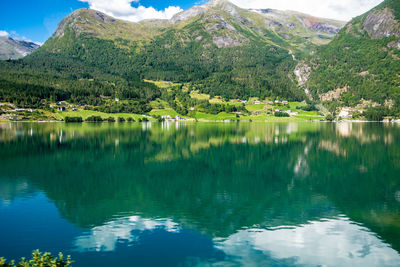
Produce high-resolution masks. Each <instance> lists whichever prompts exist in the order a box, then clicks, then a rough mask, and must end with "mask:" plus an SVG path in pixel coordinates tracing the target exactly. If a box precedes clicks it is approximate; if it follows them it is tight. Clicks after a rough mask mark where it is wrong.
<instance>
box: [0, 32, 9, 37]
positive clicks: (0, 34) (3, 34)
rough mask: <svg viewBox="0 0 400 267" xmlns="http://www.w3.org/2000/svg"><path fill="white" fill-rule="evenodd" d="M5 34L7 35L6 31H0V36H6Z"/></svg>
mask: <svg viewBox="0 0 400 267" xmlns="http://www.w3.org/2000/svg"><path fill="white" fill-rule="evenodd" d="M6 36H9V34H8V32H6V31H0V37H6Z"/></svg>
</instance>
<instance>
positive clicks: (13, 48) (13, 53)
mask: <svg viewBox="0 0 400 267" xmlns="http://www.w3.org/2000/svg"><path fill="white" fill-rule="evenodd" d="M38 48H39V45H38V44H35V43H32V42H26V41H19V40H15V39H12V38H10V37H9V36H0V60H8V59H19V58H23V57H25V56H27V55H29V54H30V53H32V52H33V51H35V50H36V49H38Z"/></svg>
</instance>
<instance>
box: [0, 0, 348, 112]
mask: <svg viewBox="0 0 400 267" xmlns="http://www.w3.org/2000/svg"><path fill="white" fill-rule="evenodd" d="M344 24H345V23H343V22H339V21H333V20H326V19H320V18H315V17H312V16H308V15H305V14H300V13H296V12H283V11H277V10H246V9H242V8H239V7H237V6H235V5H233V4H232V3H230V2H228V1H224V0H218V1H211V2H209V3H207V4H205V5H203V6H196V7H193V8H191V9H189V10H186V11H183V12H181V13H179V14H176V15H175V16H174V17H173V18H172V19H171V20H145V21H141V22H138V23H132V22H127V21H122V20H118V19H115V18H112V17H110V16H108V15H106V14H103V13H101V12H99V11H95V10H90V9H80V10H77V11H75V12H73V13H72V14H70V15H69V16H68V17H66V18H65V19H64V20H63V21H62V22H61V23H60V24H59V27H58V29H57V30H56V32H55V33H54V35H53V36H52V37H51V38H50V39H49V40H48V41H47V42H46V43H45V44H44V45H43V46H42V47H40V48H39V49H38V50H37V51H35V53H33V54H31V55H29V56H28V57H26V58H24V59H23V60H22V61H15V62H7V63H1V64H0V83H1V85H2V88H3V89H2V90H3V93H1V92H0V96H1V95H3V99H5V100H9V101H10V100H13V99H15V98H17V99H18V101H15V102H17V103H23V104H24V103H31V102H32V101H33V102H35V103H37V105H40V103H41V99H43V98H45V99H46V98H47V99H49V98H50V96H51V97H52V99H56V100H65V99H69V100H72V101H74V102H77V101H79V102H81V103H88V104H92V105H103V104H104V101H103V99H104V98H103V97H104V96H108V97H118V98H120V99H122V100H124V99H126V100H129V101H136V102H140V101H142V102H143V101H144V102H146V103H148V102H149V101H151V100H154V99H155V98H156V97H159V96H160V94H161V92H160V91H159V90H158V89H156V88H154V86H152V84H149V83H146V82H143V79H148V80H166V81H172V82H179V83H185V84H186V85H187V86H188V89H189V90H199V91H200V92H202V93H208V94H210V95H211V96H213V95H219V96H222V97H224V98H226V99H232V98H248V97H260V98H265V97H268V96H270V97H280V98H285V99H289V100H303V99H305V98H306V95H305V93H304V90H303V89H301V88H299V87H298V85H297V80H296V76H295V74H294V70H295V68H296V65H297V64H298V62H297V60H298V59H299V58H303V57H304V56H306V55H309V54H311V53H313V51H314V50H315V49H316V48H317V47H318V45H320V44H323V43H326V42H328V41H329V40H331V39H332V38H333V36H334V34H335V33H336V32H337V31H339V29H340V28H341V27H342V26H343V25H344ZM33 86H35V88H37V89H36V90H33V89H32V88H33ZM38 88H39V89H38ZM10 92H12V93H10ZM38 92H40V93H38ZM10 95H12V96H10ZM4 96H7V97H4ZM172 98H173V96H172ZM147 109H148V108H145V109H141V111H143V110H147ZM135 110H136V108H135Z"/></svg>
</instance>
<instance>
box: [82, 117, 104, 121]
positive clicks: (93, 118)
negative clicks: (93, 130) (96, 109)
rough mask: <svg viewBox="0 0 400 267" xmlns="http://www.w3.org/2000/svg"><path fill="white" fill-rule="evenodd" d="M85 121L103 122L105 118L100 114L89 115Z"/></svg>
mask: <svg viewBox="0 0 400 267" xmlns="http://www.w3.org/2000/svg"><path fill="white" fill-rule="evenodd" d="M85 121H88V122H102V121H103V119H102V118H101V117H100V116H90V117H87V118H86V120H85Z"/></svg>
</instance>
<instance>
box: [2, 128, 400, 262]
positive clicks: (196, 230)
mask: <svg viewBox="0 0 400 267" xmlns="http://www.w3.org/2000/svg"><path fill="white" fill-rule="evenodd" d="M0 167H1V172H0V256H5V257H6V258H8V259H18V258H20V257H23V256H29V255H30V253H31V251H32V250H34V249H37V248H38V249H40V250H42V251H50V252H52V253H58V252H59V251H62V252H64V253H65V254H70V255H71V256H72V258H73V260H75V263H74V265H73V266H185V265H200V266H202V265H207V266H208V265H218V266H221V265H228V266H237V265H246V266H321V265H325V266H363V267H365V266H400V254H399V252H400V125H391V124H373V123H363V124H356V123H353V124H352V123H339V124H331V123H197V124H195V123H193V124H184V123H164V124H161V123H145V124H139V123H131V124H130V123H124V124H118V123H115V124H107V123H103V124H62V123H2V124H0Z"/></svg>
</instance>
